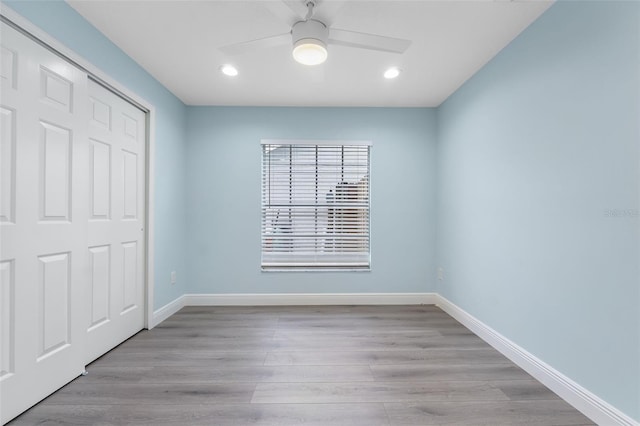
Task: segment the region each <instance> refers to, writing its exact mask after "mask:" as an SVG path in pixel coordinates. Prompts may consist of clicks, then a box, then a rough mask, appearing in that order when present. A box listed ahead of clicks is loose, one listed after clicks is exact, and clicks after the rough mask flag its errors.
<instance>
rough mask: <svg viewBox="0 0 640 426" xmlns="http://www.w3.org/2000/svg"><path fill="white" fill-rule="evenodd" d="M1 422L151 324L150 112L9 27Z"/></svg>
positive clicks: (3, 100) (1, 200) (4, 29)
mask: <svg viewBox="0 0 640 426" xmlns="http://www.w3.org/2000/svg"><path fill="white" fill-rule="evenodd" d="M0 44H1V50H2V58H1V62H0V64H1V71H0V74H1V77H2V78H1V80H2V81H1V90H2V92H0V119H1V123H0V124H1V127H0V136H1V141H0V166H1V170H0V237H1V238H0V321H1V322H0V421H1V422H2V423H5V422H7V421H8V420H10V419H11V418H13V417H15V416H16V415H17V414H19V413H21V412H22V411H24V410H26V409H27V408H29V407H30V406H31V405H33V404H35V403H37V402H38V401H39V400H41V399H43V398H44V397H46V396H47V395H49V394H50V393H52V392H54V391H55V390H56V389H58V388H60V387H61V386H63V385H64V384H66V383H67V382H69V381H70V380H72V379H74V378H75V377H77V376H78V375H80V374H81V373H82V371H83V370H84V366H85V365H86V364H87V363H88V362H89V361H91V360H93V359H95V358H96V357H97V356H99V355H101V354H102V353H104V352H106V351H107V350H109V349H111V348H112V347H114V346H115V345H117V344H118V343H120V342H122V341H123V340H124V339H126V338H127V337H129V336H131V335H132V334H134V333H136V332H137V331H139V330H140V329H142V327H143V326H144V319H143V318H144V294H145V286H144V273H145V271H144V267H143V265H144V264H145V247H144V229H143V227H144V218H145V211H144V207H145V202H144V200H145V114H144V113H143V112H142V111H140V110H138V109H137V108H135V107H133V106H132V105H130V104H128V103H127V102H126V101H124V100H123V99H121V98H119V97H117V96H115V95H113V94H112V93H111V92H109V91H108V90H107V89H104V88H102V87H101V86H98V85H96V84H95V83H93V82H91V81H90V80H89V79H88V76H87V74H86V73H85V72H83V71H81V70H79V69H78V68H76V67H74V66H72V65H71V64H69V63H68V62H66V61H65V60H63V59H62V58H60V57H59V56H57V55H56V54H54V53H52V52H51V51H49V50H48V49H46V48H45V47H43V46H41V45H39V44H38V43H36V42H34V41H33V40H31V39H29V38H27V37H26V36H24V35H22V34H21V33H19V32H18V31H16V30H15V29H13V28H11V27H10V26H8V25H6V24H4V23H0Z"/></svg>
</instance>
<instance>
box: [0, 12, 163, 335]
mask: <svg viewBox="0 0 640 426" xmlns="http://www.w3.org/2000/svg"><path fill="white" fill-rule="evenodd" d="M0 15H1V16H2V17H3V18H4V19H5V20H7V21H8V23H10V24H12V25H14V26H16V27H17V28H18V29H20V30H21V31H23V32H25V33H26V34H27V35H28V36H30V37H31V38H33V39H34V40H36V41H37V42H39V43H40V44H42V45H44V46H45V47H47V48H48V49H50V50H52V51H53V52H54V53H56V54H58V55H60V56H62V57H63V58H65V59H66V60H67V61H69V62H71V63H72V64H74V65H76V66H77V67H78V68H80V69H82V70H83V71H85V72H86V73H87V74H88V75H89V77H91V78H93V79H94V80H96V81H98V82H99V83H101V84H102V85H104V86H105V87H107V88H108V89H110V90H112V91H113V92H115V93H116V94H118V95H120V96H122V97H123V98H125V99H126V100H128V101H129V102H131V103H133V104H134V105H136V106H137V107H139V108H140V109H142V110H143V111H145V112H146V124H147V141H146V145H147V146H146V149H147V167H146V176H145V179H146V196H145V198H146V206H145V211H146V218H145V224H146V225H145V228H146V258H147V259H146V271H145V280H144V286H145V292H146V301H145V302H146V303H145V304H146V306H145V328H149V329H150V328H153V325H154V324H153V299H154V298H153V290H154V289H153V282H154V273H153V271H154V246H153V243H154V229H155V226H154V225H155V223H154V211H153V203H154V193H155V178H154V176H155V117H156V111H155V107H154V106H153V104H152V103H151V102H148V101H147V100H145V99H143V98H142V97H140V96H138V95H137V94H136V93H134V92H132V91H131V90H129V89H128V88H126V87H125V86H123V85H122V84H120V83H119V82H117V81H116V80H114V79H112V78H111V77H110V76H109V75H108V74H106V73H105V72H103V71H102V70H101V69H99V68H97V67H96V66H94V65H93V64H92V63H91V62H90V61H88V60H87V59H85V58H84V57H82V56H80V55H79V54H77V53H76V52H74V51H73V50H71V49H69V48H68V47H66V46H65V45H64V44H63V43H61V42H60V41H58V40H56V39H55V38H54V37H52V36H51V35H50V34H48V33H46V32H45V31H43V30H42V29H40V28H39V27H38V26H36V25H34V24H33V23H32V22H31V21H29V20H28V19H26V18H24V17H23V16H22V15H20V14H19V13H17V12H16V11H14V10H13V9H11V8H10V7H8V6H7V5H6V4H4V3H0Z"/></svg>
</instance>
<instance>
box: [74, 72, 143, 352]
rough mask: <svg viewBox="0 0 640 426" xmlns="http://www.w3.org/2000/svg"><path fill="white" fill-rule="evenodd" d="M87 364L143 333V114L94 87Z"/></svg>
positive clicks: (91, 85)
mask: <svg viewBox="0 0 640 426" xmlns="http://www.w3.org/2000/svg"><path fill="white" fill-rule="evenodd" d="M88 90H89V104H90V107H89V112H90V117H89V121H88V128H89V130H88V132H89V135H88V146H89V169H90V171H89V186H90V191H89V192H90V195H89V206H90V209H89V210H90V211H89V222H88V226H89V228H88V232H89V234H88V254H89V269H90V281H89V285H88V299H87V300H88V307H89V316H88V322H87V323H86V331H87V352H86V356H85V362H86V363H89V362H91V361H93V360H94V359H96V358H97V357H99V356H100V355H102V354H104V353H105V352H107V351H108V350H110V349H111V348H113V347H114V346H116V345H118V344H119V343H121V342H122V341H124V340H126V339H127V338H129V337H131V336H132V335H133V334H135V333H137V332H138V331H140V330H141V329H142V328H143V327H144V314H145V309H144V298H145V286H144V279H145V268H144V265H145V247H144V235H145V234H144V224H145V211H144V206H145V146H146V138H145V113H144V112H142V111H141V110H139V109H138V108H136V107H135V106H133V105H131V104H130V103H129V102H127V101H125V100H124V99H122V98H120V97H119V96H117V95H115V94H114V93H113V92H111V91H109V90H107V89H105V88H104V87H102V86H100V85H99V84H97V83H95V82H93V81H89V88H88Z"/></svg>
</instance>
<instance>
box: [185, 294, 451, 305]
mask: <svg viewBox="0 0 640 426" xmlns="http://www.w3.org/2000/svg"><path fill="white" fill-rule="evenodd" d="M184 298H185V306H277V305H283V306H295V305H307V306H308V305H435V304H436V301H437V300H438V295H437V294H436V293H327V294H325V293H283V294H186V295H184Z"/></svg>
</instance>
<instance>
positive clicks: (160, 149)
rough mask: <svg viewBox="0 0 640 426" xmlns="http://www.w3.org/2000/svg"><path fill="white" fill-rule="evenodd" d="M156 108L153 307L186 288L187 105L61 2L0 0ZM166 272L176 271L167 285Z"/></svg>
mask: <svg viewBox="0 0 640 426" xmlns="http://www.w3.org/2000/svg"><path fill="white" fill-rule="evenodd" d="M3 3H4V4H6V5H8V6H9V7H11V8H12V9H13V10H14V11H16V12H18V13H19V14H20V15H22V16H23V17H25V18H26V19H28V20H29V21H31V22H32V23H34V24H35V25H37V26H39V27H40V28H41V29H42V30H44V31H45V32H47V33H48V34H50V35H51V36H52V37H54V38H55V39H57V40H58V41H60V42H62V43H63V44H64V45H66V46H67V47H68V48H70V49H72V50H73V51H74V52H76V53H77V54H79V55H80V56H82V57H84V58H85V59H87V60H88V61H90V62H91V63H92V64H93V65H95V66H96V67H97V68H99V69H100V70H102V71H103V72H105V73H106V74H107V75H109V76H110V77H111V78H113V79H114V80H116V81H118V82H119V83H120V84H122V85H123V86H125V87H127V88H129V89H130V90H131V91H132V92H134V93H136V94H137V95H138V96H141V97H142V98H144V99H145V100H147V101H148V102H150V103H151V104H153V105H154V106H155V108H156V128H155V134H156V144H155V148H156V153H155V154H156V156H155V162H156V164H155V167H156V174H155V184H156V192H155V205H154V206H153V207H154V209H155V245H154V248H155V285H154V289H155V294H154V296H155V301H154V305H155V308H158V307H161V306H163V305H165V304H166V303H168V302H170V301H172V300H174V299H175V298H177V297H178V296H180V295H182V294H183V293H184V291H185V287H186V286H185V285H184V280H183V278H184V277H185V276H186V270H185V258H184V253H185V252H186V241H185V235H186V230H185V225H186V224H185V208H184V188H185V187H186V182H185V180H184V176H185V146H186V144H185V141H184V139H185V132H186V130H185V124H186V107H185V106H184V104H183V103H182V102H181V101H180V100H179V99H178V98H176V97H175V96H174V95H173V94H171V93H170V92H169V91H168V90H167V89H165V88H164V87H163V86H162V85H161V84H160V83H159V82H158V81H156V80H155V79H154V78H153V77H152V76H151V75H149V74H148V73H147V72H146V71H144V70H143V69H142V68H141V67H140V66H139V65H138V64H137V63H135V62H134V61H133V60H132V59H131V58H130V57H129V56H127V55H126V54H125V53H124V52H122V50H120V49H119V48H118V47H116V46H115V45H114V44H113V43H111V41H109V40H108V39H107V38H106V37H105V36H104V35H102V33H100V32H99V31H98V30H96V29H95V28H94V27H93V26H91V25H90V24H89V23H88V22H87V21H86V20H85V19H84V18H82V17H81V16H80V15H79V14H78V13H77V12H76V11H75V10H74V9H72V8H71V7H70V6H68V5H67V4H66V3H64V2H62V1H57V0H52V1H3ZM170 271H176V272H177V274H178V281H179V282H178V284H176V285H174V286H171V284H170Z"/></svg>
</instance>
